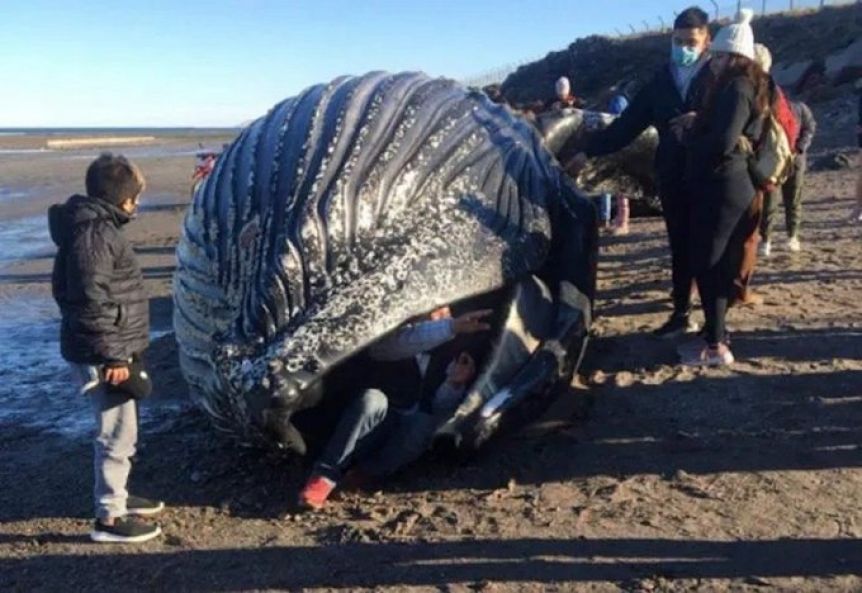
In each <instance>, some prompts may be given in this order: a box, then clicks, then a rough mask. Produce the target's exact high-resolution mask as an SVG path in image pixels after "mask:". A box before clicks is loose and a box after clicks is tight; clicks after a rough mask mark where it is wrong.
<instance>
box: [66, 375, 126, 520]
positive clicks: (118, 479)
mask: <svg viewBox="0 0 862 593" xmlns="http://www.w3.org/2000/svg"><path fill="white" fill-rule="evenodd" d="M72 370H73V373H74V375H75V377H76V379H77V380H78V385H79V387H80V392H81V393H82V394H83V395H85V396H87V397H88V398H89V399H90V404H91V406H92V409H93V414H94V416H95V419H96V430H95V433H94V439H93V469H94V474H95V483H94V485H93V497H94V499H95V512H96V518H97V519H100V520H105V519H113V518H116V517H122V516H124V515H125V514H126V499H127V498H128V495H129V493H128V491H127V490H126V485H127V483H128V481H129V472H130V471H131V469H132V462H131V457H132V456H133V455H134V454H135V445H136V444H137V441H138V412H137V406H136V403H135V400H134V399H132V398H131V397H129V396H127V395H118V394H116V393H112V392H108V391H107V390H106V389H105V387H104V384H103V383H101V382H100V380H99V369H98V368H97V367H94V366H89V365H79V364H73V365H72Z"/></svg>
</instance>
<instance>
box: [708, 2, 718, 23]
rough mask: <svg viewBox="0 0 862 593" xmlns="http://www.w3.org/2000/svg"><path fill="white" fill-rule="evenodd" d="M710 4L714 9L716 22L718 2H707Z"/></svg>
mask: <svg viewBox="0 0 862 593" xmlns="http://www.w3.org/2000/svg"><path fill="white" fill-rule="evenodd" d="M709 1H710V2H712V5H713V6H714V7H715V20H718V2H716V1H715V0H709Z"/></svg>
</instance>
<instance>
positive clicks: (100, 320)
mask: <svg viewBox="0 0 862 593" xmlns="http://www.w3.org/2000/svg"><path fill="white" fill-rule="evenodd" d="M86 186H87V195H86V196H81V195H75V196H72V197H71V198H69V199H68V200H67V201H66V203H65V204H63V205H55V206H52V207H51V209H50V210H49V212H48V221H49V227H50V231H51V238H52V239H53V240H54V242H55V243H56V244H57V247H58V250H57V255H56V256H55V258H54V270H53V274H52V289H53V294H54V299H55V300H56V301H57V304H58V305H59V307H60V313H61V316H62V321H61V325H60V351H61V353H62V355H63V358H65V359H66V360H67V361H68V362H69V363H70V365H71V366H72V369H73V371H74V373H75V376H76V378H77V379H78V384H79V386H80V392H81V393H82V394H86V395H88V396H89V399H90V402H91V404H92V407H93V411H94V413H95V417H96V423H97V431H96V438H95V442H94V449H95V451H94V452H95V455H94V464H95V468H94V469H95V478H96V479H95V487H94V495H95V511H96V523H95V528H94V529H93V531H92V532H91V534H90V537H91V538H92V539H93V540H94V541H98V542H142V541H146V540H149V539H152V538H154V537H156V536H158V535H159V534H160V533H161V530H160V528H159V527H158V526H154V525H149V524H146V523H143V522H141V521H139V520H137V519H134V518H130V517H129V515H152V514H154V513H157V512H159V511H160V510H162V509H163V508H164V504H163V503H162V502H159V501H150V500H147V499H144V498H140V497H135V496H130V495H129V494H128V492H127V490H126V484H127V482H128V477H129V471H130V469H131V463H130V461H129V460H130V458H131V457H132V456H133V455H134V453H135V445H136V443H137V430H138V419H137V408H136V404H135V400H134V399H133V398H132V396H131V395H129V394H128V392H127V389H123V386H125V385H128V380H129V377H130V370H129V367H130V365H131V364H133V362H136V361H139V360H140V357H141V355H142V354H143V352H144V350H145V349H146V348H147V345H148V342H149V308H148V307H149V303H148V299H147V295H146V293H145V291H144V284H143V275H142V274H141V268H140V266H139V265H138V262H137V260H136V258H135V253H134V251H133V250H132V246H131V245H130V244H129V242H128V240H126V238H125V237H124V236H123V233H122V232H121V228H122V226H123V225H125V224H126V223H128V222H129V220H130V219H131V217H132V215H133V214H134V212H135V210H136V208H137V204H138V199H139V197H140V195H141V193H142V192H143V189H144V178H143V176H142V175H141V172H140V171H139V170H138V168H137V167H135V166H134V165H133V164H131V163H130V162H129V161H127V160H126V159H125V158H124V157H122V156H113V155H111V154H103V155H102V156H100V157H99V158H98V159H96V160H95V161H93V163H92V164H91V165H90V166H89V168H88V169H87V177H86ZM136 366H137V365H136ZM143 378H144V379H145V380H146V377H145V376H144V377H143ZM117 386H120V388H117Z"/></svg>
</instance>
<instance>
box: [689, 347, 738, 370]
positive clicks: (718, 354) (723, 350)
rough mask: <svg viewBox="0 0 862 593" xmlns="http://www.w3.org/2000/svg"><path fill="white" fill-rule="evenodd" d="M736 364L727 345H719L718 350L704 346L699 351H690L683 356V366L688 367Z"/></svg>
mask: <svg viewBox="0 0 862 593" xmlns="http://www.w3.org/2000/svg"><path fill="white" fill-rule="evenodd" d="M734 362H736V359H735V358H734V357H733V352H731V351H730V348H728V347H727V344H719V345H718V346H717V347H716V348H712V347H710V346H704V347H703V348H700V349H698V350H690V351H687V352H685V354H683V355H682V364H684V365H686V366H696V367H700V366H708V367H721V366H728V365H731V364H733V363H734Z"/></svg>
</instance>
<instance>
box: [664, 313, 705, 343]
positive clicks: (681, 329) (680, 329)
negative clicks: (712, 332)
mask: <svg viewBox="0 0 862 593" xmlns="http://www.w3.org/2000/svg"><path fill="white" fill-rule="evenodd" d="M699 329H700V326H699V325H698V324H697V322H695V321H693V320H692V318H691V316H690V315H682V314H679V313H674V314H673V315H671V316H670V319H668V320H667V321H666V322H665V323H664V325H662V326H661V327H660V328H658V329H656V330H654V331H653V332H652V335H654V336H655V337H657V338H661V339H663V340H665V339H670V338H676V337H678V336H682V335H685V334H693V333H696V332H697V330H699Z"/></svg>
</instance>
